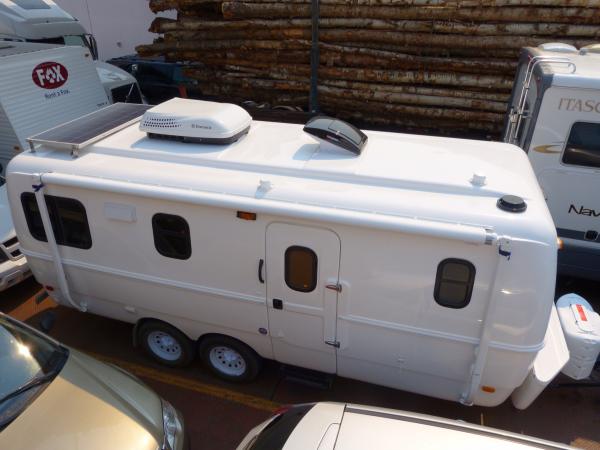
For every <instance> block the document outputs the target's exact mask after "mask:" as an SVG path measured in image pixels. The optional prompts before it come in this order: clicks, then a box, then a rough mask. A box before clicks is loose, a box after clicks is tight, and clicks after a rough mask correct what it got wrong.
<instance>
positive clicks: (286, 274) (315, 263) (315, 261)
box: [283, 245, 319, 294]
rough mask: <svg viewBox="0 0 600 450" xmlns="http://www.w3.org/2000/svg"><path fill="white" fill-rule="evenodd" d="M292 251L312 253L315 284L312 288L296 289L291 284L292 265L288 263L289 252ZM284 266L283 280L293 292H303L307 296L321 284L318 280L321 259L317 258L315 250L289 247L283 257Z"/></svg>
mask: <svg viewBox="0 0 600 450" xmlns="http://www.w3.org/2000/svg"><path fill="white" fill-rule="evenodd" d="M292 250H308V252H310V253H311V254H312V256H313V258H312V261H313V263H312V271H311V276H312V280H313V283H312V284H311V286H310V287H309V288H300V289H296V288H295V287H293V286H292V285H290V283H289V275H290V264H289V263H288V261H289V259H288V252H290V251H292ZM283 266H284V267H283V280H284V281H285V284H286V286H287V287H288V288H290V289H291V290H292V291H296V292H302V293H303V294H307V293H309V292H312V291H314V290H315V289H316V288H317V284H318V282H319V280H318V278H319V257H318V256H317V253H316V252H315V251H314V250H313V249H311V248H308V247H305V246H303V245H291V246H289V247H288V248H286V249H285V253H284V255H283Z"/></svg>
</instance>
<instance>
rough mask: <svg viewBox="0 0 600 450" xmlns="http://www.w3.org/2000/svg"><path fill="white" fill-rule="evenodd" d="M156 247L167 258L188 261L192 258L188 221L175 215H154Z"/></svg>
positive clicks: (153, 227)
mask: <svg viewBox="0 0 600 450" xmlns="http://www.w3.org/2000/svg"><path fill="white" fill-rule="evenodd" d="M152 231H153V232H154V246H155V247H156V250H157V251H158V253H160V254H161V255H163V256H166V257H167V258H175V259H188V258H189V257H190V256H192V243H191V240H190V227H189V225H188V223H187V221H186V220H185V219H184V218H183V217H180V216H175V215H173V214H163V213H158V214H154V217H152Z"/></svg>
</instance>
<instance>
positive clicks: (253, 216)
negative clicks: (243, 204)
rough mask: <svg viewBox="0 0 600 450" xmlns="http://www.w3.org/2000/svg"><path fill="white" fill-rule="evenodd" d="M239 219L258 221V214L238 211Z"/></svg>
mask: <svg viewBox="0 0 600 450" xmlns="http://www.w3.org/2000/svg"><path fill="white" fill-rule="evenodd" d="M237 218H238V219H242V220H256V213H251V212H246V211H238V212H237Z"/></svg>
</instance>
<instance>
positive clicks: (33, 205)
mask: <svg viewBox="0 0 600 450" xmlns="http://www.w3.org/2000/svg"><path fill="white" fill-rule="evenodd" d="M147 108H148V107H147V106H145V105H131V104H117V105H113V106H110V107H108V108H105V109H103V110H101V111H99V112H97V113H94V114H90V115H89V116H87V117H84V118H82V119H80V120H77V121H73V122H71V123H70V124H66V125H64V126H61V127H57V128H56V129H54V130H49V131H48V132H46V133H42V134H40V135H38V136H35V137H33V138H32V139H30V144H31V146H32V150H31V151H28V152H24V153H22V154H20V155H18V156H17V157H16V158H14V159H13V160H12V162H11V163H10V165H9V168H8V176H7V179H8V188H9V201H10V204H11V210H12V213H13V218H14V221H15V228H16V230H17V234H18V236H19V239H20V240H21V243H22V249H23V250H22V251H23V253H25V255H26V256H27V258H28V259H29V261H30V264H31V268H32V271H33V272H34V274H35V276H36V278H37V279H38V281H40V282H41V283H42V284H43V285H44V286H45V287H46V289H47V290H48V292H49V293H50V295H51V296H52V297H53V298H55V299H56V300H57V301H58V302H60V303H62V304H65V305H70V306H73V307H76V308H78V309H81V310H83V311H90V312H93V313H96V314H100V315H103V316H108V317H112V318H116V319H119V320H123V321H127V322H131V323H135V324H136V326H135V332H134V335H135V339H136V341H137V343H138V344H139V345H141V346H142V347H143V348H144V349H145V350H146V351H147V352H148V353H149V354H150V355H152V356H153V357H154V358H156V359H157V360H159V361H161V362H163V363H166V364H169V365H173V366H176V365H184V364H186V363H188V362H190V361H191V359H192V358H193V356H194V355H195V354H196V352H199V354H200V356H201V358H202V359H203V361H204V362H205V364H207V366H208V367H209V368H210V369H211V370H212V371H214V372H215V373H216V374H218V375H220V376H221V377H223V378H225V379H229V380H234V381H239V380H246V379H251V378H252V377H253V376H255V375H256V373H257V372H258V369H259V366H260V360H261V357H262V358H270V359H274V360H277V361H280V362H282V363H286V364H291V365H296V366H301V367H304V368H309V369H314V370H318V371H322V372H327V373H337V374H339V375H341V376H344V377H349V378H354V379H358V380H364V381H367V382H371V383H377V384H381V385H385V386H390V387H393V388H398V389H405V390H408V391H412V392H417V393H421V394H425V395H430V396H434V397H439V398H443V399H448V400H454V401H461V402H463V403H465V404H477V405H486V406H493V405H497V404H499V403H501V402H503V401H504V400H506V399H507V398H508V397H509V396H511V395H512V399H513V403H514V404H515V405H516V406H517V407H519V408H524V407H527V406H528V405H529V404H530V403H531V402H532V401H533V400H534V399H535V398H536V396H537V395H538V394H539V393H540V392H541V390H542V389H543V387H544V386H545V385H546V384H548V383H549V382H550V381H551V380H552V378H553V377H554V376H555V375H556V374H557V373H558V372H559V371H560V370H561V368H562V367H563V366H564V365H565V364H566V363H567V361H568V360H569V351H568V350H567V347H566V344H565V339H564V336H563V333H562V330H561V326H560V323H559V320H558V316H557V313H556V310H555V307H554V302H553V299H554V279H555V275H556V253H557V236H556V229H555V227H554V224H553V222H552V219H551V217H550V213H549V212H548V208H547V205H546V202H545V200H544V198H543V196H542V193H541V191H540V189H539V186H538V184H537V181H536V178H535V175H534V173H533V171H532V169H531V166H530V164H529V162H528V160H527V156H526V155H525V153H523V152H522V151H521V150H520V149H519V148H518V147H516V146H513V145H508V144H504V143H494V142H483V141H469V140H459V139H448V138H438V137H427V136H412V135H403V134H395V133H386V132H374V131H368V132H364V133H363V132H361V131H359V130H357V129H355V128H353V127H352V126H350V125H348V124H346V123H344V122H340V121H337V120H335V119H331V118H318V119H314V120H311V121H310V122H309V123H308V124H307V125H306V126H305V128H304V129H303V128H302V126H299V125H293V124H282V123H270V122H259V121H251V119H250V117H249V116H248V114H247V113H246V112H245V111H244V110H243V109H241V108H239V107H237V106H234V105H228V104H218V103H211V102H202V101H194V100H182V99H174V100H171V101H169V102H166V103H163V104H161V105H159V106H157V107H154V108H152V109H149V110H147V111H146V109H147ZM142 113H144V116H143V119H141V122H140V123H137V122H139V121H140V116H141V115H142ZM119 124H122V125H119ZM52 230H53V232H52Z"/></svg>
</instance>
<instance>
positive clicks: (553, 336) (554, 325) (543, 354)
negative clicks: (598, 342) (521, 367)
mask: <svg viewBox="0 0 600 450" xmlns="http://www.w3.org/2000/svg"><path fill="white" fill-rule="evenodd" d="M568 361H569V349H568V348H567V342H566V341H565V336H564V334H563V331H562V328H561V326H560V321H559V320H558V314H557V312H556V307H555V306H554V305H552V311H551V312H550V320H549V321H548V328H547V330H546V336H545V337H544V348H542V349H541V350H540V351H539V353H538V354H537V356H536V358H535V360H534V361H533V366H532V367H531V369H530V370H529V373H528V374H527V377H526V378H525V381H524V382H523V384H521V386H519V387H518V388H517V389H515V390H514V392H513V393H512V395H511V400H512V403H513V405H514V406H515V408H518V409H525V408H527V407H528V406H529V405H531V404H532V403H533V401H534V400H535V399H536V398H537V397H538V395H540V393H541V392H542V391H543V390H544V388H545V387H546V386H548V384H550V382H551V381H552V380H553V379H554V377H555V376H556V375H558V374H559V372H560V371H561V370H562V368H563V367H564V366H565V364H567V362H568Z"/></svg>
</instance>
